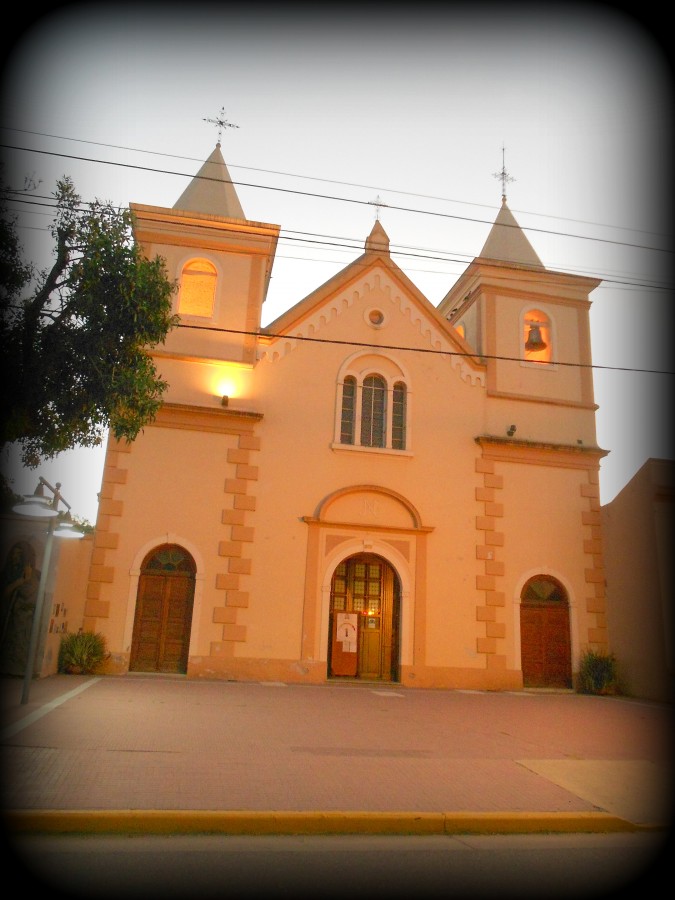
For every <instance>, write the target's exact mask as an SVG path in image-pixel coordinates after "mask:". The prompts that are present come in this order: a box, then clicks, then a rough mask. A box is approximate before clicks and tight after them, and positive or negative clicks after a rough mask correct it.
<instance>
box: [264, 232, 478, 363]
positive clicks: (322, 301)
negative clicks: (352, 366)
mask: <svg viewBox="0 0 675 900" xmlns="http://www.w3.org/2000/svg"><path fill="white" fill-rule="evenodd" d="M377 226H379V229H378V230H377V233H375V229H373V232H371V234H370V236H369V237H368V239H367V241H366V248H367V249H366V252H365V253H363V254H362V255H361V256H359V257H358V258H357V259H355V260H354V261H353V262H351V263H349V264H348V265H347V266H345V268H344V269H341V270H340V271H339V272H338V273H336V274H335V275H334V276H333V277H332V278H330V279H328V281H326V282H324V284H322V285H321V286H320V287H318V288H316V290H314V291H312V293H311V294H308V295H307V296H306V297H305V298H304V299H303V300H301V301H300V302H299V303H296V304H295V305H294V306H292V307H291V308H290V309H288V310H286V312H284V313H282V314H281V315H280V316H279V317H278V318H276V319H275V320H274V321H273V322H270V323H269V324H268V325H266V326H265V327H264V328H262V329H261V332H260V335H261V337H262V338H264V337H265V336H267V338H268V341H267V342H266V343H269V344H270V345H271V344H274V343H275V342H276V341H280V340H285V339H288V338H292V337H294V336H295V337H303V336H309V334H307V335H305V332H310V331H311V332H312V333H314V332H315V330H316V329H315V326H312V325H311V323H312V322H314V323H315V322H316V321H317V319H318V318H319V316H318V314H320V313H321V312H322V311H323V310H324V309H325V310H326V313H327V314H326V317H325V319H326V320H328V319H330V318H331V316H332V315H333V314H334V312H335V309H336V308H335V307H334V304H335V302H336V299H337V298H339V297H340V296H341V295H342V296H344V295H345V294H346V293H348V292H350V290H353V289H356V287H357V285H358V284H359V283H363V282H368V281H375V280H377V277H378V274H380V277H381V276H382V275H385V276H386V277H387V278H388V279H391V280H392V281H393V282H394V284H396V285H398V286H399V287H400V294H401V297H404V298H405V299H406V302H407V305H408V313H409V314H410V317H411V320H413V319H414V320H416V321H417V322H418V324H419V325H421V326H422V325H423V323H426V327H424V326H423V327H421V329H420V330H421V331H422V332H424V331H427V332H429V335H430V339H431V333H432V332H433V333H434V334H435V335H440V337H441V338H442V339H443V340H446V341H447V342H448V352H450V353H456V355H457V359H458V360H461V361H466V362H468V363H469V364H470V365H471V366H472V368H474V370H475V372H478V371H479V370H480V372H483V371H484V365H483V363H482V362H481V361H480V360H479V359H478V357H477V356H476V355H475V351H473V350H472V348H471V347H470V346H469V345H468V344H467V343H466V342H465V341H464V340H463V339H462V337H461V336H460V335H459V334H458V333H457V331H456V330H455V329H454V328H453V327H452V326H451V325H450V323H449V322H448V321H447V320H446V319H445V318H444V317H443V316H442V315H440V314H439V312H438V310H437V309H436V307H435V306H434V305H433V304H432V303H431V302H430V301H429V300H428V299H427V298H426V297H425V296H424V294H422V292H421V291H420V290H419V288H417V287H416V285H415V284H414V283H413V282H412V281H411V280H410V279H409V278H408V276H407V275H406V274H405V273H404V272H403V271H402V269H400V268H399V266H397V265H396V263H395V262H394V261H393V260H392V259H391V257H390V256H389V252H388V247H389V240H388V238H387V235H386V232H385V231H384V229H383V228H382V227H381V225H380V223H379V222H377V223H376V228H377ZM378 270H379V273H378ZM331 307H333V309H331ZM413 309H414V312H413ZM436 340H437V338H436ZM374 346H377V344H375V345H374Z"/></svg>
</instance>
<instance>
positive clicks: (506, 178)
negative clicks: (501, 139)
mask: <svg viewBox="0 0 675 900" xmlns="http://www.w3.org/2000/svg"><path fill="white" fill-rule="evenodd" d="M505 150H506V148H505V147H504V145H503V144H502V170H501V172H493V174H492V177H493V178H499V180H500V181H501V183H502V200H504V201H506V185H507V182H509V181H515V180H516V179H515V178H512V177H511V176H510V175H509V173H508V172H507V171H506V164H505V162H504V151H505Z"/></svg>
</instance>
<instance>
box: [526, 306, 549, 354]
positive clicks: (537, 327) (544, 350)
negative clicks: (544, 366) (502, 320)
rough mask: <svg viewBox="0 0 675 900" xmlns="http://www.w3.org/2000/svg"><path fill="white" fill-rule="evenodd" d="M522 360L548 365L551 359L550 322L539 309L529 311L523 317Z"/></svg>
mask: <svg viewBox="0 0 675 900" xmlns="http://www.w3.org/2000/svg"><path fill="white" fill-rule="evenodd" d="M522 342H523V359H525V360H526V361H527V362H538V363H548V362H550V361H551V360H552V359H553V350H552V337H551V322H550V320H549V318H548V316H547V315H546V314H545V313H543V312H542V311H541V310H539V309H530V310H528V311H527V312H526V313H525V315H524V316H523V332H522Z"/></svg>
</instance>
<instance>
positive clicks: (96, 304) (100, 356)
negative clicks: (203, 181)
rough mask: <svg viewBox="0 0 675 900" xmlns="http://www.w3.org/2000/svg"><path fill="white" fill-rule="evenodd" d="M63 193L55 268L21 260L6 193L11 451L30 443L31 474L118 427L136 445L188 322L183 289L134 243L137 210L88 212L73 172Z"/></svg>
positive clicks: (0, 416) (5, 334)
mask: <svg viewBox="0 0 675 900" xmlns="http://www.w3.org/2000/svg"><path fill="white" fill-rule="evenodd" d="M54 196H55V198H56V213H55V217H54V222H53V224H52V226H51V233H52V236H53V238H54V241H55V248H54V263H53V265H52V267H51V268H48V269H45V270H44V271H40V272H36V271H35V270H34V268H33V265H32V264H26V263H25V262H23V261H22V259H21V252H20V250H21V248H20V245H19V241H18V239H17V236H16V221H15V219H14V218H12V216H11V215H9V213H8V211H7V190H6V189H3V190H2V197H1V199H2V208H1V209H0V242H1V246H0V276H1V278H2V280H1V281H0V310H1V322H0V329H1V331H0V340H1V343H0V355H1V356H2V372H3V374H2V386H1V387H0V396H1V400H0V403H1V407H0V428H1V429H2V430H1V432H0V447H4V446H6V445H7V444H9V443H14V442H19V443H20V445H21V453H22V461H23V463H24V464H25V465H26V466H28V467H30V468H35V467H36V466H37V465H39V462H40V459H41V458H51V457H53V456H55V455H56V454H57V453H61V452H62V451H64V450H69V449H72V448H74V447H78V446H79V447H94V446H97V445H99V444H100V443H101V442H102V440H103V437H104V435H105V433H106V431H107V430H108V429H109V430H110V432H111V433H112V434H113V435H114V436H115V438H117V439H125V438H126V439H127V440H129V441H133V440H134V439H135V438H136V437H137V436H138V434H139V432H140V431H141V430H142V428H143V426H144V425H146V424H148V423H149V422H151V421H152V420H153V419H154V417H155V415H156V413H157V411H158V409H159V407H160V405H161V402H162V395H163V393H164V392H165V390H166V388H167V384H166V382H164V381H162V380H161V378H160V377H159V376H158V374H157V371H156V369H155V366H154V363H153V361H152V358H151V356H150V354H149V352H148V351H149V349H151V348H152V347H155V346H156V345H158V344H161V343H163V341H164V340H165V338H166V335H167V334H168V332H169V331H170V329H171V328H172V327H174V326H175V325H176V324H177V317H175V316H172V314H171V298H172V294H173V293H174V291H175V288H176V285H175V283H174V282H171V281H169V279H168V278H167V274H166V269H165V263H164V260H163V259H161V258H160V257H156V258H155V259H146V258H145V257H144V256H143V255H142V253H141V250H140V248H139V247H138V246H137V245H136V244H135V242H134V240H133V235H132V224H133V219H132V213H131V212H130V211H129V210H122V211H120V210H118V209H116V208H115V207H114V206H112V204H111V203H109V202H108V203H103V202H101V201H98V200H97V201H95V202H93V203H90V204H88V205H84V206H83V204H82V203H81V199H80V197H79V196H78V195H77V194H76V193H75V189H74V187H73V183H72V181H71V179H70V178H68V177H64V178H63V179H61V180H60V181H58V182H57V188H56V192H55V194H54Z"/></svg>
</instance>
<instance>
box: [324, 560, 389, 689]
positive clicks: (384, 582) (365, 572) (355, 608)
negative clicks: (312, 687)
mask: <svg viewBox="0 0 675 900" xmlns="http://www.w3.org/2000/svg"><path fill="white" fill-rule="evenodd" d="M328 618H329V626H328V627H329V635H328V677H329V678H358V679H363V680H365V681H399V679H400V618H401V583H400V579H399V577H398V575H397V573H396V571H395V570H394V568H393V567H392V566H391V565H390V564H389V563H388V562H387V560H386V559H384V558H383V557H381V556H378V555H377V554H375V553H358V554H355V555H353V556H349V557H346V558H345V559H343V560H342V561H341V562H340V563H338V565H337V566H336V567H335V571H334V572H333V577H332V580H331V591H330V613H329V617H328Z"/></svg>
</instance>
